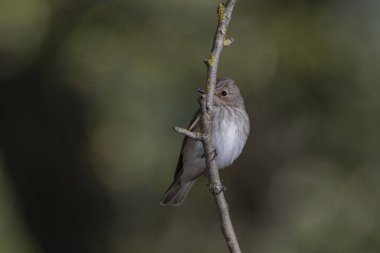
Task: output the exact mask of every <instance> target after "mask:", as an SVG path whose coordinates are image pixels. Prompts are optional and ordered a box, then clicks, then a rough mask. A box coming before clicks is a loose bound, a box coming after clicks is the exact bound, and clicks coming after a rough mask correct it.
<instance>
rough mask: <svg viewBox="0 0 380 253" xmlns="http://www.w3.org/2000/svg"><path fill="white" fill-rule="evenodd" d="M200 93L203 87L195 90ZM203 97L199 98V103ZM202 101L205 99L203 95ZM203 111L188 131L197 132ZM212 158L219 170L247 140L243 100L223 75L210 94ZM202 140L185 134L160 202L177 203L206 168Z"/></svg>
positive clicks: (228, 79) (246, 123) (173, 204)
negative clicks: (172, 176)
mask: <svg viewBox="0 0 380 253" xmlns="http://www.w3.org/2000/svg"><path fill="white" fill-rule="evenodd" d="M198 91H199V92H200V93H202V96H203V97H204V96H205V90H203V89H198ZM202 96H201V97H200V100H201V102H202ZM203 102H204V98H203ZM201 117H202V111H201V109H198V110H197V112H196V113H195V115H194V117H193V119H192V120H191V122H190V124H189V127H188V130H189V131H192V132H199V131H200V125H201ZM211 127H212V138H211V139H212V144H213V147H214V149H215V154H214V159H215V162H216V164H217V167H218V169H223V168H225V167H227V166H229V165H231V164H232V163H233V162H234V161H235V159H236V158H237V157H238V156H239V155H240V154H241V152H242V150H243V147H244V145H245V143H246V141H247V138H248V135H249V131H250V122H249V117H248V114H247V112H246V110H245V105H244V99H243V97H242V96H241V94H240V90H239V88H238V86H237V85H236V83H235V81H234V80H232V79H231V78H228V77H224V78H219V79H218V80H217V83H216V86H215V91H214V97H213V117H212V119H211ZM204 153H205V152H204V148H203V145H202V142H201V141H200V140H195V139H192V138H190V137H187V136H185V137H184V140H183V142H182V148H181V152H180V155H179V158H178V162H177V167H176V170H175V173H174V180H173V182H172V184H171V185H170V186H169V188H168V189H167V191H166V192H165V193H164V195H163V196H162V198H161V200H160V204H161V205H169V206H179V205H181V204H182V202H183V201H184V200H185V198H186V196H187V195H188V193H189V191H190V189H191V187H192V186H193V184H194V182H195V181H196V179H197V178H198V177H200V176H201V175H203V174H204V172H205V169H206V161H205V154H204Z"/></svg>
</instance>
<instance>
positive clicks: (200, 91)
mask: <svg viewBox="0 0 380 253" xmlns="http://www.w3.org/2000/svg"><path fill="white" fill-rule="evenodd" d="M197 91H198V92H199V93H201V94H206V91H205V89H202V88H198V89H197Z"/></svg>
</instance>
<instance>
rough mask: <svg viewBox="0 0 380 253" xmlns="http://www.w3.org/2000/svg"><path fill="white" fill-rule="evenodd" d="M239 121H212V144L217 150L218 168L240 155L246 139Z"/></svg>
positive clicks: (230, 162)
mask: <svg viewBox="0 0 380 253" xmlns="http://www.w3.org/2000/svg"><path fill="white" fill-rule="evenodd" d="M243 132H244V129H242V124H241V122H237V121H235V120H223V121H221V122H215V123H214V134H213V145H214V148H215V149H216V152H217V157H216V162H217V166H218V168H219V169H222V168H224V167H226V166H229V165H231V164H232V162H233V161H234V160H235V159H236V158H237V157H238V156H239V155H240V153H241V151H242V149H243V147H244V144H245V142H246V140H247V136H246V134H244V133H243Z"/></svg>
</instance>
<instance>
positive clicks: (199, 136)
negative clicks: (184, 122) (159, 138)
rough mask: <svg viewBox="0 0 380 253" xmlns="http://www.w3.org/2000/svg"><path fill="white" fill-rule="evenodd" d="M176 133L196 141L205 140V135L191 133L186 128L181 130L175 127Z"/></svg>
mask: <svg viewBox="0 0 380 253" xmlns="http://www.w3.org/2000/svg"><path fill="white" fill-rule="evenodd" d="M173 129H174V131H176V132H177V133H179V134H184V135H186V136H187V137H190V138H192V139H195V140H199V141H201V140H203V135H202V134H201V133H198V132H191V131H189V130H187V129H185V128H181V127H173Z"/></svg>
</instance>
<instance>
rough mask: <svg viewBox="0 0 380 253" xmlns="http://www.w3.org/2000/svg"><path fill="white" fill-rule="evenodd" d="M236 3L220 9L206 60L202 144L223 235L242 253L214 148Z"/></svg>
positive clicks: (235, 252) (230, 246)
mask: <svg viewBox="0 0 380 253" xmlns="http://www.w3.org/2000/svg"><path fill="white" fill-rule="evenodd" d="M235 3H236V0H227V2H226V4H222V3H221V4H219V7H218V26H217V28H216V31H215V35H214V40H213V44H212V48H211V54H210V56H209V58H208V59H206V60H205V63H206V66H207V83H206V91H207V94H206V97H205V99H206V103H202V113H203V116H202V124H201V131H200V132H201V133H203V138H202V143H203V147H204V150H205V157H206V166H207V169H206V175H207V177H208V180H209V185H210V190H211V192H212V193H213V196H214V199H215V202H216V205H217V208H218V213H219V220H220V226H221V230H222V233H223V235H224V238H225V240H226V243H227V246H228V249H229V251H230V252H232V253H240V252H241V250H240V246H239V243H238V240H237V238H236V235H235V231H234V228H233V225H232V222H231V218H230V214H229V211H228V204H227V201H226V199H225V197H224V189H225V187H224V186H223V184H222V182H221V180H220V176H219V171H218V168H217V166H216V162H215V159H214V156H215V154H214V147H213V145H212V131H213V129H212V128H211V120H212V115H213V97H214V91H215V85H216V81H217V71H218V64H219V58H220V54H221V52H222V49H223V47H224V46H229V45H230V44H231V43H232V39H226V33H227V28H228V25H229V23H230V20H231V15H232V11H233V8H234V6H235Z"/></svg>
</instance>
